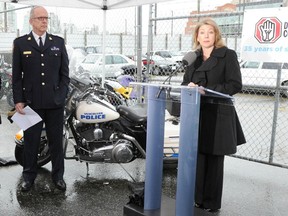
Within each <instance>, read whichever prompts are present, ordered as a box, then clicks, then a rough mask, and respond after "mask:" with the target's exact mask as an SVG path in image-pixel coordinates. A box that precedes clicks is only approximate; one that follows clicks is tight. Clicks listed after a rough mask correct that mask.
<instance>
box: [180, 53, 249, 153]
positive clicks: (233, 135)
mask: <svg viewBox="0 0 288 216" xmlns="http://www.w3.org/2000/svg"><path fill="white" fill-rule="evenodd" d="M199 52H200V54H199V56H198V57H197V59H196V61H195V62H194V63H193V64H191V65H190V66H188V67H187V68H186V71H185V74H184V77H183V82H182V85H188V83H190V82H194V83H196V84H198V85H199V86H203V87H206V88H208V89H211V90H214V91H217V92H220V93H224V94H228V95H230V96H232V95H234V94H236V93H238V92H239V91H240V90H241V88H242V78H241V72H240V67H239V62H238V60H237V55H236V53H235V51H233V50H231V49H228V48H227V47H221V48H218V49H214V50H213V51H212V53H211V55H210V57H209V58H208V59H207V60H206V61H203V55H202V52H201V50H200V51H199ZM198 139H199V144H198V150H199V152H201V153H206V154H213V155H228V154H233V153H236V150H237V149H236V147H237V145H240V144H243V143H245V142H246V141H245V137H244V134H243V131H242V127H241V125H240V122H239V119H238V116H237V113H236V110H235V107H234V106H233V102H232V101H231V99H224V98H217V97H214V96H211V97H210V96H208V95H207V94H206V96H201V105H200V123H199V138H198Z"/></svg>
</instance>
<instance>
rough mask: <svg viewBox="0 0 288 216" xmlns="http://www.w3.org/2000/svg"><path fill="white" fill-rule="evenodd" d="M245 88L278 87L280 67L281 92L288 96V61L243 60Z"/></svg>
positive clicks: (271, 88)
mask: <svg viewBox="0 0 288 216" xmlns="http://www.w3.org/2000/svg"><path fill="white" fill-rule="evenodd" d="M240 68H241V73H242V83H243V87H244V88H253V89H260V90H261V89H270V90H275V89H276V87H277V74H278V69H280V72H281V73H280V74H281V77H280V88H281V92H282V93H284V94H285V95H286V96H288V63H276V62H257V61H243V62H241V63H240Z"/></svg>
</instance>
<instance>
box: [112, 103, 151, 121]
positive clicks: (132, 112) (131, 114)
mask: <svg viewBox="0 0 288 216" xmlns="http://www.w3.org/2000/svg"><path fill="white" fill-rule="evenodd" d="M117 112H118V113H119V114H120V116H123V117H125V118H126V119H128V120H130V121H131V122H135V123H140V124H141V123H145V122H147V106H146V104H137V105H134V106H125V105H120V106H118V107H117Z"/></svg>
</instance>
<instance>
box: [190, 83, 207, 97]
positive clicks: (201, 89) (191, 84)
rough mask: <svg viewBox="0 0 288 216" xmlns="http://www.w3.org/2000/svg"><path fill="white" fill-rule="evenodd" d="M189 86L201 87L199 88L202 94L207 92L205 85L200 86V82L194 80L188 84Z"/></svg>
mask: <svg viewBox="0 0 288 216" xmlns="http://www.w3.org/2000/svg"><path fill="white" fill-rule="evenodd" d="M188 86H189V87H199V88H198V91H199V93H200V94H201V95H204V94H205V90H204V87H203V86H199V85H198V84H196V83H193V82H190V83H189V84H188Z"/></svg>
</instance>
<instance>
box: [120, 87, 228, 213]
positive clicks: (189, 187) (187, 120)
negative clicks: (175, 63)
mask: <svg viewBox="0 0 288 216" xmlns="http://www.w3.org/2000/svg"><path fill="white" fill-rule="evenodd" d="M130 84H131V85H136V86H138V87H139V86H141V88H143V87H145V92H146V93H148V94H147V95H145V100H146V102H147V108H148V110H147V144H146V161H145V162H146V166H145V167H146V168H145V169H146V170H145V187H144V208H141V207H139V206H135V205H134V204H127V205H125V206H124V210H123V211H124V216H138V215H139V216H170V215H171V216H175V215H176V216H194V213H197V216H199V215H209V213H207V212H205V211H203V210H200V209H196V208H195V209H194V192H195V188H194V186H195V174H196V162H197V147H198V130H199V113H200V97H201V95H200V90H204V91H205V92H207V94H209V96H210V95H211V94H212V95H215V96H219V97H225V95H223V94H221V93H217V92H214V91H211V90H208V89H203V88H202V89H200V88H201V87H194V88H191V87H187V86H171V85H165V84H147V83H130ZM171 92H176V94H177V92H178V95H179V98H181V99H180V101H179V102H180V103H181V104H180V105H181V106H180V112H181V115H180V135H179V154H178V173H177V191H176V200H174V199H171V198H169V197H166V196H164V195H162V173H163V148H164V121H165V109H166V103H167V100H169V99H170V98H171V97H167V96H171ZM180 96H181V97H180ZM227 97H228V96H227ZM229 97H230V96H229ZM197 211H198V212H197Z"/></svg>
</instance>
